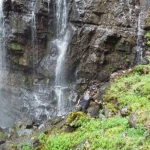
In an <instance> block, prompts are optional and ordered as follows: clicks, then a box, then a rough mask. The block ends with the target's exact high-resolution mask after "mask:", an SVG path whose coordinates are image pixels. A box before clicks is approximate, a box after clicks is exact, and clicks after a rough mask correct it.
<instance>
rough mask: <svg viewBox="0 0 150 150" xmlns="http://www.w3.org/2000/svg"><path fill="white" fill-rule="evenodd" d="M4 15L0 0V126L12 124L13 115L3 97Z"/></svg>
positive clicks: (4, 80)
mask: <svg viewBox="0 0 150 150" xmlns="http://www.w3.org/2000/svg"><path fill="white" fill-rule="evenodd" d="M4 19H5V16H4V13H3V0H0V127H7V126H9V125H11V124H13V115H12V114H11V113H10V112H9V111H10V110H11V106H10V103H9V102H8V101H7V100H6V99H5V98H4V97H5V94H4V92H3V87H4V86H5V82H6V81H7V70H6V62H5V55H6V52H5V51H6V49H5V42H6V36H5V33H6V30H5V20H4Z"/></svg>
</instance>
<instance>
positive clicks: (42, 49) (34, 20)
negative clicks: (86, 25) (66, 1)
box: [3, 0, 54, 73]
mask: <svg viewBox="0 0 150 150" xmlns="http://www.w3.org/2000/svg"><path fill="white" fill-rule="evenodd" d="M3 8H4V12H5V24H6V25H5V26H6V28H7V31H6V34H7V35H8V36H7V44H6V45H7V49H8V58H9V61H10V64H11V69H12V70H14V69H15V70H16V69H17V70H23V71H26V70H28V73H31V72H30V71H29V70H33V66H34V68H35V70H36V68H37V66H38V64H39V63H40V61H41V60H42V59H43V57H44V56H45V54H46V53H47V44H48V41H49V40H51V39H52V37H53V33H54V27H53V17H54V12H53V11H54V10H53V1H49V3H48V1H32V0H27V1H17V0H15V1H13V2H12V1H11V0H7V1H5V2H4V7H3ZM35 72H36V71H35Z"/></svg>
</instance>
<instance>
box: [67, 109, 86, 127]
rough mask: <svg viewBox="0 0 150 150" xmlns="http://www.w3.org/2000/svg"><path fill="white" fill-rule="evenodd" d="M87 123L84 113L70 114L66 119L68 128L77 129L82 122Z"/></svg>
mask: <svg viewBox="0 0 150 150" xmlns="http://www.w3.org/2000/svg"><path fill="white" fill-rule="evenodd" d="M85 121H87V116H86V114H85V113H83V112H81V111H79V112H71V113H70V114H69V116H68V118H67V123H68V124H69V125H70V126H74V127H79V126H81V125H82V123H83V122H85Z"/></svg>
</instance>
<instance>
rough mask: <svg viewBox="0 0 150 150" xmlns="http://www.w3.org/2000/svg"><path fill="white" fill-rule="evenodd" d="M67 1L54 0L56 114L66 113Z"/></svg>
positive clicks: (68, 33) (68, 36) (68, 35)
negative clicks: (55, 22)
mask: <svg viewBox="0 0 150 150" xmlns="http://www.w3.org/2000/svg"><path fill="white" fill-rule="evenodd" d="M67 20H68V12H67V3H66V0H57V1H56V21H57V39H56V40H55V41H54V43H55V44H56V46H57V49H58V52H59V56H58V59H57V64H56V72H55V75H56V79H55V92H56V94H57V99H58V102H57V109H58V116H61V115H64V114H65V113H66V107H67V102H66V101H65V98H64V90H65V89H66V85H65V84H66V83H65V78H64V77H65V72H64V61H65V54H66V51H67V48H68V43H69V38H70V32H69V30H68V29H67V25H68V24H67Z"/></svg>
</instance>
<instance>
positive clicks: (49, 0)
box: [48, 0, 51, 13]
mask: <svg viewBox="0 0 150 150" xmlns="http://www.w3.org/2000/svg"><path fill="white" fill-rule="evenodd" d="M50 2H51V0H48V13H49V4H50Z"/></svg>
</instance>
